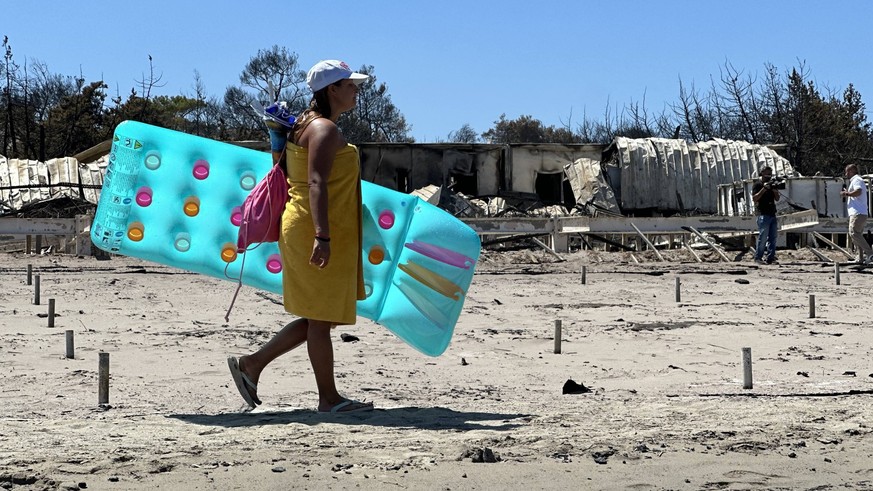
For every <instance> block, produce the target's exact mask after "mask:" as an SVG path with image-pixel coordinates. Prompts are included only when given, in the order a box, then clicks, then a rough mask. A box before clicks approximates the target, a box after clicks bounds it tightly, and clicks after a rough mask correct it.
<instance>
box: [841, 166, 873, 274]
mask: <svg viewBox="0 0 873 491" xmlns="http://www.w3.org/2000/svg"><path fill="white" fill-rule="evenodd" d="M845 176H846V179H848V180H849V184H848V187H847V188H846V189H843V190H842V191H840V196H843V197H845V198H846V208H847V209H848V211H849V235H851V236H852V242H854V243H855V247H857V248H858V262H859V263H864V262H867V263H868V264H869V263H871V262H873V248H871V247H870V244H868V243H867V239H865V238H864V224H866V223H867V212H868V205H867V185H866V184H865V183H864V179H862V178H861V176H859V175H858V166H857V165H855V164H849V165H847V166H846V170H845Z"/></svg>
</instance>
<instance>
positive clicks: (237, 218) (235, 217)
mask: <svg viewBox="0 0 873 491" xmlns="http://www.w3.org/2000/svg"><path fill="white" fill-rule="evenodd" d="M230 223H232V224H233V226H234V227H239V226H240V224H241V223H242V207H241V206H235V207H233V209H232V210H230Z"/></svg>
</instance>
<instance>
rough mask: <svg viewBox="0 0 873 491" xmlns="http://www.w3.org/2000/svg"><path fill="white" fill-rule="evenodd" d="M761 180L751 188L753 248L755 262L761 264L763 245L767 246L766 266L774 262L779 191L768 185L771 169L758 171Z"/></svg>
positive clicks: (771, 174)
mask: <svg viewBox="0 0 873 491" xmlns="http://www.w3.org/2000/svg"><path fill="white" fill-rule="evenodd" d="M758 175H759V176H761V180H760V181H759V182H756V183H755V184H754V185H753V186H752V201H754V202H755V210H756V211H757V213H758V246H757V247H756V248H755V262H756V263H758V264H763V262H764V245H765V244H766V246H767V259H766V261H767V264H773V263H775V262H776V233H777V229H776V202H777V201H779V191H778V190H776V189H773V188H772V187H771V185H770V179H772V178H773V169H771V168H770V166H767V165H765V166H763V167H761V169H760V170H759V171H758Z"/></svg>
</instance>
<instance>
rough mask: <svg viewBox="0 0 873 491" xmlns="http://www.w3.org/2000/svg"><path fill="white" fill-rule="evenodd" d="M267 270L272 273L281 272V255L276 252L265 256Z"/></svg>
mask: <svg viewBox="0 0 873 491" xmlns="http://www.w3.org/2000/svg"><path fill="white" fill-rule="evenodd" d="M267 271H269V272H271V273H274V274H275V273H281V272H282V258H281V256H279V255H278V254H271V255H270V257H268V258H267Z"/></svg>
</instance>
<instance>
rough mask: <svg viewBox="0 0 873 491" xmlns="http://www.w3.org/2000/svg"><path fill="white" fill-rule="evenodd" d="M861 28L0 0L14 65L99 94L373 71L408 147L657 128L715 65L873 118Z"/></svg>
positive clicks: (580, 4)
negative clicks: (856, 102)
mask: <svg viewBox="0 0 873 491" xmlns="http://www.w3.org/2000/svg"><path fill="white" fill-rule="evenodd" d="M137 5H142V7H139V6H137ZM871 21H873V2H871V1H866V0H845V1H843V0H832V1H827V2H825V1H805V0H794V1H783V0H775V1H767V0H757V1H746V0H738V1H731V2H710V1H700V0H698V1H679V0H665V1H655V0H651V1H624V0H613V1H602V2H592V1H552V2H550V1H547V0H544V1H541V2H533V1H530V0H528V1H516V0H504V1H491V0H483V1H479V2H476V1H471V0H464V1H455V0H440V1H437V2H416V1H414V0H403V1H400V0H385V1H378V0H374V1H371V2H361V1H354V2H353V1H345V0H332V1H330V2H292V1H287V0H286V1H265V0H262V1H259V2H239V1H226V0H214V1H211V2H194V1H188V2H185V1H179V0H154V1H151V2H119V1H113V2H110V1H105V0H93V1H88V0H81V1H78V2H48V1H40V0H28V1H21V0H0V35H6V36H9V40H10V43H11V45H12V48H13V54H14V56H15V59H16V61H17V62H18V63H19V64H22V63H23V62H24V61H25V59H32V60H40V61H42V62H45V63H46V64H47V65H48V67H49V69H50V70H51V71H52V72H54V73H61V74H65V75H78V74H79V73H80V72H81V73H82V74H83V75H84V76H85V78H86V79H87V80H88V81H94V80H99V79H101V78H102V79H104V80H105V81H106V82H107V83H108V84H109V86H110V94H111V95H115V91H116V89H117V90H118V91H120V92H121V94H122V95H123V96H125V95H126V94H127V93H128V92H129V91H130V89H131V88H132V87H134V86H135V85H136V80H138V79H142V77H143V73H146V72H147V71H148V55H151V56H152V57H153V59H154V64H155V66H156V69H157V71H158V73H160V74H162V76H163V82H164V83H165V84H166V85H165V86H164V87H162V88H160V89H158V90H157V91H156V92H157V93H158V94H166V95H175V94H188V95H190V94H192V93H193V88H192V86H193V81H194V70H197V71H199V73H200V76H201V78H202V80H203V82H204V84H205V85H206V89H207V92H208V93H209V94H210V95H213V96H218V97H220V96H221V95H222V94H223V93H224V89H225V88H226V87H227V86H228V85H233V84H236V83H238V80H239V74H240V72H241V71H242V69H243V67H244V66H245V64H246V62H248V60H249V59H250V58H251V57H252V56H254V55H255V54H256V53H257V51H258V50H259V49H266V48H269V47H270V46H272V45H274V44H277V45H280V46H285V47H286V48H288V49H289V50H291V51H293V52H295V53H297V54H298V55H299V57H300V62H301V65H302V67H304V68H308V67H309V66H311V65H312V64H314V63H315V62H317V61H318V60H321V59H328V58H337V59H342V60H345V61H347V62H348V63H349V64H350V65H351V66H352V67H359V66H361V65H364V64H367V65H373V66H374V67H375V74H376V76H377V77H378V79H379V80H380V81H382V82H385V83H386V84H387V85H388V91H389V94H390V95H391V97H392V100H393V102H394V104H395V105H396V106H397V107H398V109H399V110H400V111H401V113H403V114H404V116H406V118H407V121H408V122H409V123H410V124H411V125H412V135H413V136H414V137H415V138H416V140H417V141H420V142H428V141H435V140H439V139H445V138H446V137H447V135H448V134H449V133H450V132H451V131H454V130H457V129H458V128H460V127H461V126H462V125H463V124H465V123H467V124H470V125H471V126H472V127H473V128H474V129H475V130H476V131H477V132H479V133H481V132H484V131H486V130H487V129H489V128H490V127H491V126H493V123H494V121H495V120H497V119H498V118H499V117H500V115H501V114H502V113H505V114H506V116H507V117H508V118H515V117H518V116H520V115H523V114H529V115H532V116H534V117H535V118H537V119H540V120H542V121H543V122H544V123H545V124H549V125H560V124H562V122H567V121H568V120H570V118H571V115H572V120H570V122H571V125H574V124H575V123H576V122H578V121H580V120H581V118H582V115H583V114H586V113H587V115H588V116H589V118H590V119H595V120H601V119H602V115H603V113H604V111H605V109H606V106H607V103H609V104H610V106H611V107H612V108H613V109H614V108H615V107H616V106H618V107H619V108H620V107H621V106H622V105H625V104H627V103H630V102H641V101H642V99H643V97H644V96H645V101H646V106H647V108H648V110H649V111H650V113H658V112H660V111H661V110H662V109H663V108H664V105H665V103H669V102H675V101H676V100H677V96H678V92H679V79H680V77H681V79H682V81H683V83H685V84H691V83H693V84H695V85H696V86H697V87H698V88H703V89H706V88H708V87H709V84H710V77H715V78H716V79H717V78H718V77H719V71H720V70H721V69H722V68H723V66H724V64H725V62H730V63H731V64H732V65H733V66H734V67H736V68H739V69H743V70H745V72H746V73H750V74H752V75H756V74H757V75H759V76H760V75H762V74H763V72H764V64H765V63H768V62H769V63H772V64H773V65H775V66H776V67H778V68H779V69H780V70H782V71H785V70H788V69H790V68H791V67H794V66H798V63H799V62H800V61H803V62H805V64H806V66H807V68H808V70H809V72H810V74H811V76H812V78H813V79H814V80H815V81H816V83H817V84H819V85H820V86H827V87H830V88H833V89H837V90H842V89H844V88H845V87H846V86H847V85H848V84H849V83H853V84H854V85H855V87H856V88H857V89H858V90H859V91H860V92H861V94H862V97H863V99H864V101H865V102H866V103H867V106H868V111H867V112H868V117H870V118H871V119H873V111H871V109H873V56H871V54H870V53H871V46H873V23H871Z"/></svg>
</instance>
